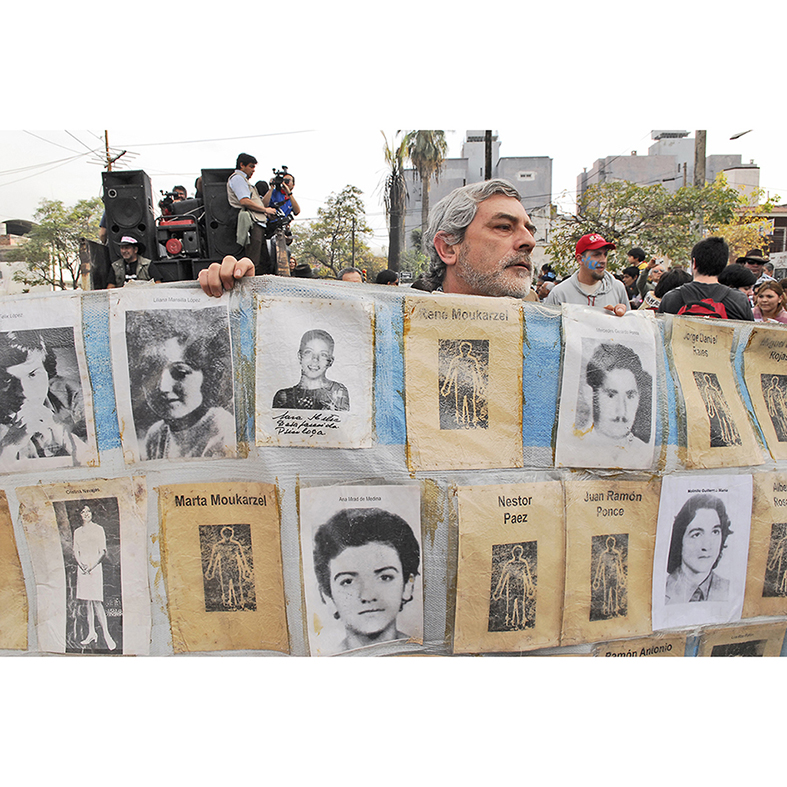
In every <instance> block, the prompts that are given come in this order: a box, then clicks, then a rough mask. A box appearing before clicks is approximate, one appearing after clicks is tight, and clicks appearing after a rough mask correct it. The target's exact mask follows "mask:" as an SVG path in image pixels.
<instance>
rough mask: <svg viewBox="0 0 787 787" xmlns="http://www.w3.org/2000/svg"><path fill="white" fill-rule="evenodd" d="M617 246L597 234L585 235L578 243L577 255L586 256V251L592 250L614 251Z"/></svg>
mask: <svg viewBox="0 0 787 787" xmlns="http://www.w3.org/2000/svg"><path fill="white" fill-rule="evenodd" d="M614 248H615V244H614V243H611V242H610V241H608V240H605V239H604V238H603V237H602V236H601V235H599V234H598V233H597V232H592V233H590V235H583V236H582V237H581V238H580V239H579V240H578V241H577V251H576V253H577V254H584V253H585V252H586V251H589V250H592V249H614Z"/></svg>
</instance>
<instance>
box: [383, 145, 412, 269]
mask: <svg viewBox="0 0 787 787" xmlns="http://www.w3.org/2000/svg"><path fill="white" fill-rule="evenodd" d="M383 139H385V148H384V150H385V163H386V165H387V166H388V171H387V173H386V175H385V179H384V182H383V199H384V201H385V212H386V214H387V215H388V226H389V231H388V233H389V234H388V268H389V269H390V270H392V271H398V270H399V268H400V266H401V258H402V252H403V251H404V211H405V203H406V202H407V184H406V182H405V179H404V160H405V157H406V154H407V137H406V136H405V137H403V138H402V140H401V141H400V142H399V143H398V144H397V142H396V138H395V137H394V138H392V139H391V143H390V145H389V144H388V138H387V137H386V136H385V134H384V133H383Z"/></svg>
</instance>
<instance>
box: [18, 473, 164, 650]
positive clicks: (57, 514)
mask: <svg viewBox="0 0 787 787" xmlns="http://www.w3.org/2000/svg"><path fill="white" fill-rule="evenodd" d="M16 493H17V497H18V498H19V516H20V519H21V522H22V525H23V527H24V530H25V535H26V537H27V545H28V548H29V549H30V559H31V561H32V564H33V573H34V575H35V586H36V633H37V635H38V646H39V649H40V650H42V651H46V652H51V653H80V654H85V653H104V654H109V653H123V654H125V655H135V656H144V655H147V654H148V652H149V650H150V593H149V590H148V552H147V529H146V517H145V511H146V505H147V502H146V501H147V492H146V487H145V480H144V479H143V478H118V479H114V480H106V479H93V480H91V481H89V482H85V483H67V484H48V485H41V486H30V487H20V488H19V489H17V490H16Z"/></svg>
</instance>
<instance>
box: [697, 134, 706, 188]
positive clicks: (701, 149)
mask: <svg viewBox="0 0 787 787" xmlns="http://www.w3.org/2000/svg"><path fill="white" fill-rule="evenodd" d="M707 136H708V132H707V131H695V132H694V185H695V186H696V187H697V188H698V189H701V188H702V187H703V186H704V185H705V141H706V138H707Z"/></svg>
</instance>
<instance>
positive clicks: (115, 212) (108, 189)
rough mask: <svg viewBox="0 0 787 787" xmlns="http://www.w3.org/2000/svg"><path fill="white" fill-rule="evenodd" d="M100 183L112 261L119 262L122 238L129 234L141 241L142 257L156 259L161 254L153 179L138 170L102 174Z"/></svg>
mask: <svg viewBox="0 0 787 787" xmlns="http://www.w3.org/2000/svg"><path fill="white" fill-rule="evenodd" d="M101 180H102V183H103V186H104V207H105V208H106V212H107V216H106V225H107V245H108V246H109V256H110V258H111V259H112V260H118V259H120V239H121V238H122V237H123V236H124V235H130V236H131V237H133V238H136V239H137V240H138V241H139V242H140V250H139V253H140V254H141V255H142V256H143V257H147V258H148V259H149V260H157V259H158V258H159V253H158V244H157V242H156V220H155V217H154V215H153V189H152V187H151V185H150V178H149V177H148V176H147V174H146V173H145V172H143V171H142V170H141V169H139V170H125V171H123V170H121V171H118V172H102V173H101Z"/></svg>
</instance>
